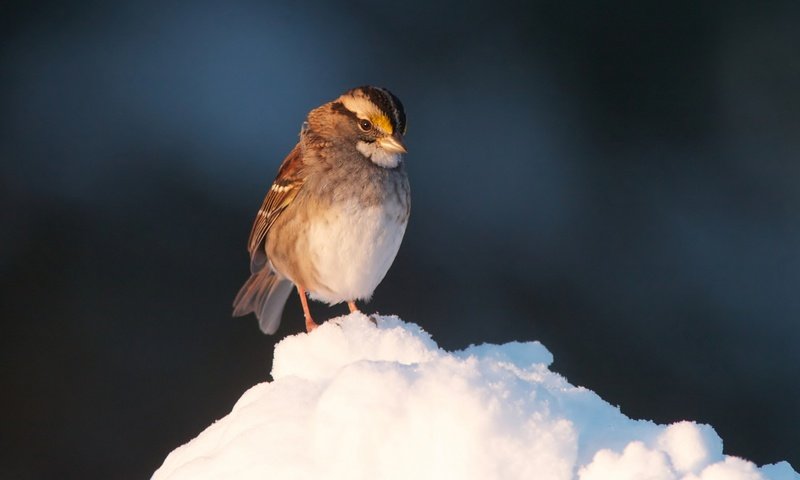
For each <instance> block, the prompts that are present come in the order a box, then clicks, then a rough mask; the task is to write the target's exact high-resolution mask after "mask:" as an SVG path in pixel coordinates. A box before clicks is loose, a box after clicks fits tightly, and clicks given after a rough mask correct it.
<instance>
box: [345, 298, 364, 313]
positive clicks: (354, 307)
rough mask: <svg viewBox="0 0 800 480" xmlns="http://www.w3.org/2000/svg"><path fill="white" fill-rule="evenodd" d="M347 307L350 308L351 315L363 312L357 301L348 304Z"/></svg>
mask: <svg viewBox="0 0 800 480" xmlns="http://www.w3.org/2000/svg"><path fill="white" fill-rule="evenodd" d="M347 306H348V307H349V308H350V313H353V312H360V311H361V310H359V309H358V306H357V305H356V301H355V300H352V301H350V302H347Z"/></svg>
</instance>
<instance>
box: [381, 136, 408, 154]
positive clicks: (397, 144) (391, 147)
mask: <svg viewBox="0 0 800 480" xmlns="http://www.w3.org/2000/svg"><path fill="white" fill-rule="evenodd" d="M378 145H380V147H381V148H382V149H384V150H386V151H387V152H389V153H406V152H408V150H406V147H405V146H404V145H403V143H402V142H401V141H400V140H399V139H397V138H396V137H394V136H391V137H389V136H387V137H383V138H381V139H380V140H378Z"/></svg>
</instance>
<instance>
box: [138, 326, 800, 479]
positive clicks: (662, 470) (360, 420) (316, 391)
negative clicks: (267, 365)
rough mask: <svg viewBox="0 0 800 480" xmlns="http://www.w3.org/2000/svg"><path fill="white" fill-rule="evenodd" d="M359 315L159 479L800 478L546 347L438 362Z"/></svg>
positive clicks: (417, 331)
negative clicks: (625, 402) (665, 417)
mask: <svg viewBox="0 0 800 480" xmlns="http://www.w3.org/2000/svg"><path fill="white" fill-rule="evenodd" d="M377 323H378V326H377V327H376V326H375V324H373V323H372V322H371V321H370V320H369V319H368V318H367V317H366V316H364V315H362V314H359V313H355V314H351V315H348V316H345V317H340V318H337V319H334V320H330V321H328V322H326V323H324V324H323V325H322V326H320V327H319V328H317V329H316V330H314V331H313V332H312V333H311V334H305V333H302V334H298V335H294V336H291V337H287V338H285V339H283V340H282V341H281V342H280V343H278V345H277V346H276V347H275V358H274V363H273V369H272V377H273V379H274V380H273V381H272V382H265V383H260V384H258V385H256V386H254V387H252V388H251V389H249V390H248V391H247V392H245V393H244V395H242V397H241V398H240V399H239V401H238V402H237V403H236V405H235V406H234V407H233V410H232V411H231V413H230V414H228V415H227V416H226V417H224V418H223V419H221V420H219V421H217V422H216V423H214V424H213V425H211V426H210V427H208V428H207V429H206V430H205V431H204V432H202V433H201V434H200V435H199V436H198V437H197V438H195V439H194V440H192V441H190V442H189V443H187V444H186V445H183V446H182V447H179V448H177V449H176V450H175V451H173V452H172V453H171V454H170V455H169V456H168V457H167V459H166V460H165V461H164V464H163V465H162V466H161V468H159V469H158V471H156V472H155V474H154V475H153V477H152V478H153V479H157V480H165V479H172V480H177V479H193V480H202V479H256V478H257V479H320V478H324V479H339V478H341V479H348V480H353V479H427V478H430V479H579V480H597V479H614V480H625V479H637V480H638V479H653V480H662V479H663V480H671V479H683V480H723V479H724V480H756V479H771V480H785V479H800V475H798V474H797V473H796V472H795V471H794V470H793V469H792V467H791V466H790V465H789V464H788V463H786V462H780V463H777V464H774V465H767V466H764V467H761V468H758V467H757V466H756V465H754V464H753V463H751V462H748V461H746V460H742V459H740V458H736V457H731V456H726V455H724V454H723V453H722V440H721V439H720V438H719V436H718V435H717V434H716V432H714V430H713V429H712V428H711V427H710V426H708V425H700V424H696V423H693V422H678V423H674V424H672V425H657V424H655V423H653V422H649V421H644V420H631V419H629V418H627V417H626V416H624V415H623V414H622V413H621V412H620V410H619V408H617V407H614V406H612V405H609V404H608V403H606V402H605V401H603V400H602V399H601V398H600V397H599V396H597V395H596V394H595V393H594V392H592V391H590V390H587V389H585V388H582V387H576V386H573V385H570V384H569V383H568V382H567V381H566V379H564V378H563V377H561V376H560V375H558V374H556V373H553V372H551V371H550V370H549V369H548V366H549V365H550V364H551V363H552V361H553V356H552V355H551V354H550V352H549V351H547V349H546V348H545V347H544V346H543V345H542V344H541V343H539V342H528V343H518V342H512V343H508V344H505V345H487V344H484V345H480V346H471V347H469V348H467V349H466V350H463V351H458V352H446V351H444V350H441V349H440V348H439V347H438V346H437V345H436V343H434V341H433V340H432V339H431V337H430V335H428V334H427V333H426V332H424V331H423V330H422V329H421V328H420V327H418V326H417V325H414V324H410V323H405V322H403V321H401V320H400V319H398V318H397V317H380V316H379V317H377Z"/></svg>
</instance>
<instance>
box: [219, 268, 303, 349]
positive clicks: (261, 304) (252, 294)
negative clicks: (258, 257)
mask: <svg viewBox="0 0 800 480" xmlns="http://www.w3.org/2000/svg"><path fill="white" fill-rule="evenodd" d="M290 293H292V282H290V281H289V280H286V279H285V278H279V277H278V276H277V275H275V273H274V272H272V271H271V270H270V269H269V268H265V269H263V270H261V271H260V272H256V273H254V274H252V275H250V278H248V279H247V281H246V282H245V283H244V285H243V286H242V288H241V289H240V290H239V293H238V294H237V295H236V298H235V299H234V300H233V316H234V317H241V316H243V315H247V314H248V313H250V312H253V313H255V314H256V317H258V325H259V326H260V327H261V331H262V332H264V333H266V334H267V335H271V334H273V333H275V331H276V330H277V329H278V326H279V325H280V324H281V314H282V313H283V306H284V305H286V300H287V299H288V298H289V294H290Z"/></svg>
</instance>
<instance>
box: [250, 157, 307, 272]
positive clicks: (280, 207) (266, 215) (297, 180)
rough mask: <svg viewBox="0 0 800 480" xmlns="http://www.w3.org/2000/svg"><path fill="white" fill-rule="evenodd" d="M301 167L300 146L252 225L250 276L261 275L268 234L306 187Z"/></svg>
mask: <svg viewBox="0 0 800 480" xmlns="http://www.w3.org/2000/svg"><path fill="white" fill-rule="evenodd" d="M302 167H303V163H302V151H301V149H300V145H299V144H298V145H297V146H296V147H294V149H293V150H292V151H291V153H289V155H287V156H286V159H285V160H284V161H283V163H282V164H281V167H280V169H278V175H277V176H276V177H275V181H274V182H272V186H271V187H270V189H269V192H268V193H267V196H266V197H265V198H264V203H262V204H261V208H260V209H259V210H258V213H257V214H256V219H255V220H254V221H253V229H252V230H251V231H250V239H249V240H248V242H247V250H248V251H249V252H250V272H251V273H256V272H259V271H261V270H262V269H263V268H264V265H266V263H267V252H266V248H265V245H264V242H265V240H266V238H267V233H268V232H269V229H270V228H271V227H272V225H273V224H274V223H275V220H277V219H278V217H279V216H280V214H281V213H282V212H283V211H284V210H285V209H286V207H288V206H289V205H290V204H291V203H292V201H293V200H294V199H295V197H296V196H297V193H298V192H299V191H300V189H301V188H302V187H303V183H304V179H303V177H302V175H300V170H301V169H302Z"/></svg>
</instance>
